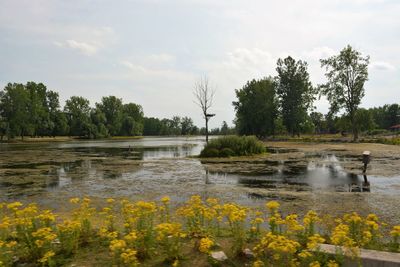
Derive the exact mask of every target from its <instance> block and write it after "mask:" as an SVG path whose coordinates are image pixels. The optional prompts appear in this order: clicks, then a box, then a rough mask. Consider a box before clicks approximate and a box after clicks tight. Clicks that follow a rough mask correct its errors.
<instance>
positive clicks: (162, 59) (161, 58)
mask: <svg viewBox="0 0 400 267" xmlns="http://www.w3.org/2000/svg"><path fill="white" fill-rule="evenodd" d="M148 58H149V60H150V61H152V62H155V63H172V62H174V61H175V56H174V55H171V54H167V53H161V54H152V55H150V56H149V57H148Z"/></svg>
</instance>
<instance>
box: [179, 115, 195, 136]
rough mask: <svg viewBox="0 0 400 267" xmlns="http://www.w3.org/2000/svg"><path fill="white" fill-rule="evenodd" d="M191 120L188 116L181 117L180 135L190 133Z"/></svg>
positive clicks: (191, 129) (191, 128)
mask: <svg viewBox="0 0 400 267" xmlns="http://www.w3.org/2000/svg"><path fill="white" fill-rule="evenodd" d="M193 127H194V124H193V120H192V119H191V118H189V117H183V118H181V134H182V135H188V134H192V131H193Z"/></svg>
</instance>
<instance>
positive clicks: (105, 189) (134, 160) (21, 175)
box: [0, 137, 400, 224]
mask: <svg viewBox="0 0 400 267" xmlns="http://www.w3.org/2000/svg"><path fill="white" fill-rule="evenodd" d="M203 146H204V138H203V137H145V138H141V139H132V140H100V141H73V142H57V143H51V142H49V143H40V144H38V143H23V144H1V145H0V148H1V150H0V158H1V161H0V201H11V200H21V201H25V202H30V201H35V202H38V203H39V204H41V205H43V206H46V207H50V208H53V209H55V210H62V209H63V208H64V206H65V202H66V201H65V199H68V198H70V197H76V196H78V197H81V196H91V197H93V198H98V199H102V198H106V197H115V198H130V199H146V200H158V199H160V198H161V197H162V196H165V195H169V196H170V197H171V199H172V201H173V202H175V203H180V202H182V201H185V200H187V198H188V197H189V196H191V195H195V194H198V195H201V196H203V197H219V198H221V199H222V200H224V201H236V202H238V203H241V204H244V205H249V206H259V205H263V204H264V203H265V202H266V201H268V200H271V199H274V200H278V201H280V202H281V203H282V205H283V206H284V208H283V209H284V210H285V211H287V212H294V211H295V212H297V213H302V212H303V211H306V210H309V209H314V210H316V211H319V212H321V213H322V214H329V215H333V216H334V215H340V214H342V213H344V212H350V211H357V212H359V213H361V214H368V213H371V212H374V213H377V214H378V215H379V216H381V217H383V218H385V220H386V221H388V223H393V224H394V223H397V224H398V223H399V222H400V221H399V220H400V219H399V218H400V209H398V203H399V201H400V194H399V193H400V173H399V172H398V170H397V166H398V164H399V161H400V148H398V147H396V146H388V145H378V144H346V145H343V144H307V143H294V142H290V143H285V142H269V143H266V146H267V147H268V148H269V152H268V153H267V154H263V155H259V156H253V157H233V158H224V159H222V158H211V159H199V158H198V157H196V155H198V154H199V153H200V151H201V149H202V147H203ZM366 146H368V148H369V149H370V150H371V151H372V155H373V159H372V162H371V166H370V168H369V169H368V171H367V173H368V180H369V182H370V188H369V192H366V191H367V190H364V188H363V181H364V179H363V177H362V175H361V166H362V165H361V164H362V163H361V161H360V156H361V153H362V151H363V150H364V149H365V147H366Z"/></svg>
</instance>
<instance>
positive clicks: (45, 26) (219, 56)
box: [0, 0, 400, 128]
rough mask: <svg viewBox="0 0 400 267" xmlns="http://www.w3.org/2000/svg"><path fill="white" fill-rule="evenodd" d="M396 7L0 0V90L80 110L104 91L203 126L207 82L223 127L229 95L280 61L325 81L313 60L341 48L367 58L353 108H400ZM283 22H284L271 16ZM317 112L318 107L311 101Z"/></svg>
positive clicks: (359, 0)
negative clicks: (201, 93) (50, 95)
mask: <svg viewBox="0 0 400 267" xmlns="http://www.w3.org/2000/svg"><path fill="white" fill-rule="evenodd" d="M399 13H400V2H399V1H394V0H392V1H385V0H354V1H344V0H340V1H335V2H332V1H317V0H312V1H307V3H306V4H304V3H302V2H294V1H288V0H287V1H281V2H279V3H276V2H273V1H254V2H252V4H251V5H249V3H244V2H241V1H218V2H214V1H209V0H205V1H197V0H188V1H182V0H174V1H168V2H166V1H157V0H154V1H144V0H143V1H120V2H118V3H111V2H110V3H108V2H98V3H93V2H91V1H82V2H79V3H78V4H77V3H72V2H64V1H48V0H41V1H38V2H37V1H10V0H5V1H2V2H1V3H0V34H1V36H2V38H1V39H0V51H2V52H1V53H0V60H1V62H2V63H3V64H1V66H0V88H1V89H3V88H4V87H5V85H6V84H7V83H9V82H11V83H24V84H25V83H26V82H27V81H34V82H37V83H39V82H42V83H43V84H45V85H46V86H47V88H48V89H50V90H54V91H57V92H58V93H59V94H60V105H61V106H63V105H64V104H65V101H66V100H67V99H68V98H69V97H71V96H74V95H77V96H82V97H85V98H87V99H88V100H89V101H90V103H91V106H94V104H95V103H96V102H100V100H101V97H103V96H109V95H114V96H116V97H118V98H121V99H122V101H123V102H124V103H128V102H134V103H136V104H140V105H141V106H142V107H143V110H144V113H145V116H146V117H157V118H171V117H172V116H174V115H177V116H181V117H183V116H188V117H191V118H193V120H194V124H195V125H197V126H199V127H201V126H202V125H203V124H204V123H203V120H202V117H201V111H200V109H199V108H198V107H197V106H196V105H195V104H194V102H193V100H194V97H193V94H192V91H193V86H194V83H195V81H196V80H197V79H198V78H199V77H201V76H202V75H207V76H208V78H209V80H210V82H211V84H213V85H214V86H215V87H216V95H215V105H214V106H213V108H212V109H211V111H212V113H216V117H215V118H213V119H212V120H210V128H216V127H220V126H221V124H222V121H226V122H227V123H228V125H229V126H233V122H232V121H233V119H234V109H233V106H232V101H235V100H236V98H235V93H234V90H235V89H240V88H241V87H242V86H243V85H245V83H246V82H247V81H249V80H252V79H260V78H262V77H266V76H275V75H276V71H275V68H276V61H277V59H278V58H283V57H286V56H288V55H290V56H292V57H293V58H295V59H296V60H304V61H306V62H308V64H309V66H308V70H309V73H310V78H311V81H312V82H313V85H314V86H316V85H317V84H319V83H322V82H324V81H325V79H324V76H323V73H324V71H323V69H322V68H321V67H320V63H319V59H321V58H326V57H328V56H331V55H334V54H337V53H338V52H339V51H340V50H341V49H342V48H343V47H345V46H346V45H347V44H350V45H352V46H353V47H354V48H355V49H357V50H358V51H360V52H361V53H362V55H363V56H367V55H369V56H370V57H371V63H370V67H369V81H367V83H366V85H365V88H366V95H365V97H364V98H363V100H362V104H361V107H364V108H370V107H377V106H382V105H384V104H393V103H399V102H400V95H399V93H398V92H399V89H400V86H399V85H400V69H399V66H400V55H399V53H398V48H399V47H400V37H399V35H398V32H399V30H400V20H399V19H398V14H399ZM282 18H284V19H282ZM315 106H316V107H317V111H319V112H322V113H324V114H325V113H326V112H327V111H328V108H329V104H328V103H327V101H326V100H324V99H322V100H319V101H316V102H315Z"/></svg>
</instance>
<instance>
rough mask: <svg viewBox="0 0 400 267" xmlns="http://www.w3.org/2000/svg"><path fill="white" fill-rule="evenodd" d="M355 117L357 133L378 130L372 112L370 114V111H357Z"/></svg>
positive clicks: (360, 109)
mask: <svg viewBox="0 0 400 267" xmlns="http://www.w3.org/2000/svg"><path fill="white" fill-rule="evenodd" d="M355 117H356V118H355V122H356V127H357V131H361V132H364V131H370V130H372V129H374V128H376V124H375V122H374V118H373V117H372V112H370V111H369V110H368V109H365V108H359V109H357V112H356V115H355Z"/></svg>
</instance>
